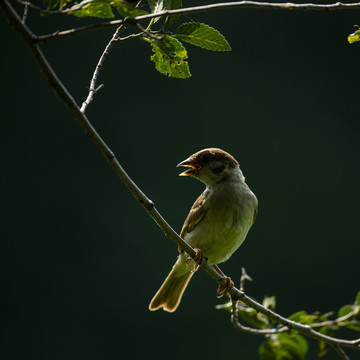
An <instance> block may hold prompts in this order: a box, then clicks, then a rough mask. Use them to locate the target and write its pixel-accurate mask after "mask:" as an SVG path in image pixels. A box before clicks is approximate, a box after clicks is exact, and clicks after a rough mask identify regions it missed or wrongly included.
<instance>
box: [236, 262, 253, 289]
mask: <svg viewBox="0 0 360 360" xmlns="http://www.w3.org/2000/svg"><path fill="white" fill-rule="evenodd" d="M246 280H248V281H252V278H251V277H250V276H249V275H248V274H247V273H246V270H245V268H244V267H242V268H241V277H240V288H239V290H240V291H244V288H245V281H246Z"/></svg>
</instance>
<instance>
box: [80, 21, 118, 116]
mask: <svg viewBox="0 0 360 360" xmlns="http://www.w3.org/2000/svg"><path fill="white" fill-rule="evenodd" d="M123 27H124V25H120V26H119V27H118V28H117V29H116V31H115V32H114V34H113V36H112V38H111V40H110V41H109V43H108V44H107V45H106V47H105V50H104V51H103V53H102V54H101V56H100V59H99V61H98V63H97V65H96V67H95V70H94V73H93V76H92V78H91V81H90V88H89V94H88V96H87V98H86V100H85V101H84V102H83V103H82V106H81V109H80V111H81V112H82V113H83V114H84V113H85V110H86V108H87V106H88V105H89V104H90V103H91V102H92V100H93V98H94V95H95V94H96V93H97V92H98V91H99V90H100V89H101V88H102V87H103V86H104V85H103V84H101V85H100V86H99V87H96V80H97V78H98V76H99V73H100V69H101V67H102V66H103V64H104V61H105V59H106V57H107V55H108V54H109V52H110V50H111V48H112V47H113V46H114V44H115V43H116V41H117V39H118V38H119V37H120V31H121V30H122V28H123Z"/></svg>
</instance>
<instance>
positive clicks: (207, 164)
mask: <svg viewBox="0 0 360 360" xmlns="http://www.w3.org/2000/svg"><path fill="white" fill-rule="evenodd" d="M177 166H186V167H188V168H189V169H188V170H186V171H184V172H182V173H181V174H180V176H193V177H195V178H197V179H198V180H200V181H201V182H203V183H204V184H205V185H208V186H211V185H214V184H216V183H219V182H221V181H224V180H225V179H227V178H229V177H231V178H233V177H234V176H236V177H237V178H239V175H240V178H241V179H243V176H242V173H241V171H240V168H239V164H238V162H237V161H236V160H235V159H234V157H233V156H231V155H230V154H229V153H227V152H226V151H224V150H221V149H217V148H209V149H204V150H200V151H198V152H197V153H195V154H193V155H191V156H190V157H188V158H187V159H186V160H184V161H182V162H181V163H180V164H178V165H177Z"/></svg>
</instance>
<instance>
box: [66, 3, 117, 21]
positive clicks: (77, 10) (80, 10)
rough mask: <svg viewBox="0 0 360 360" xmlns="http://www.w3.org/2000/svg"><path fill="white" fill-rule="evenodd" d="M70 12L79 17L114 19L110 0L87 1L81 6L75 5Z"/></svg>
mask: <svg viewBox="0 0 360 360" xmlns="http://www.w3.org/2000/svg"><path fill="white" fill-rule="evenodd" d="M71 9H74V10H73V11H71V12H69V14H71V15H75V16H77V17H98V18H103V19H108V18H113V17H114V14H113V12H112V10H111V5H110V0H90V1H89V0H85V1H82V2H81V3H80V4H77V5H74V6H73V7H72V8H71ZM71 9H70V10H71Z"/></svg>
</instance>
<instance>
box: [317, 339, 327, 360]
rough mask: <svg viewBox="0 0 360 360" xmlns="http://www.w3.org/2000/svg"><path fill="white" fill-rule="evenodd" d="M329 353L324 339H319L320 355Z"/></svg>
mask: <svg viewBox="0 0 360 360" xmlns="http://www.w3.org/2000/svg"><path fill="white" fill-rule="evenodd" d="M326 354H327V347H326V343H325V342H324V341H319V350H318V352H317V356H318V357H323V356H324V355H326Z"/></svg>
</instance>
